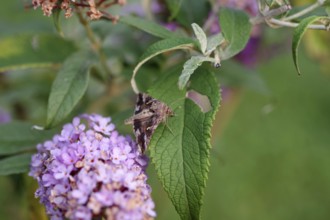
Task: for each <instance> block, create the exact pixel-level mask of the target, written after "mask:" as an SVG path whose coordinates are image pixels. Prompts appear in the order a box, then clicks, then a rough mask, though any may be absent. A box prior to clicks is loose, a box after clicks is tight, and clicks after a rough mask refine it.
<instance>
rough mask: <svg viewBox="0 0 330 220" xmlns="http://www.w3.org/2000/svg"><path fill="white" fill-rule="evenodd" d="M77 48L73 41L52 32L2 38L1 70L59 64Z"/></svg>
mask: <svg viewBox="0 0 330 220" xmlns="http://www.w3.org/2000/svg"><path fill="white" fill-rule="evenodd" d="M75 50H76V48H75V46H74V44H73V42H71V41H67V40H64V39H63V38H61V37H58V36H55V35H50V34H24V35H15V36H10V37H5V38H1V39H0V51H1V53H0V72H4V71H8V70H15V69H24V68H36V67H47V66H52V65H54V64H59V63H61V62H62V61H63V60H65V58H66V57H68V56H69V55H70V54H71V53H73V52H74V51H75Z"/></svg>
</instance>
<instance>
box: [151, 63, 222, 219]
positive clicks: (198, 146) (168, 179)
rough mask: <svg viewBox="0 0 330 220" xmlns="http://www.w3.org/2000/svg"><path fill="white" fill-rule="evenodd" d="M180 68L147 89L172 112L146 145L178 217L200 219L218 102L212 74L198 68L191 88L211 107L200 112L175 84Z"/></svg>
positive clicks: (216, 85)
mask: <svg viewBox="0 0 330 220" xmlns="http://www.w3.org/2000/svg"><path fill="white" fill-rule="evenodd" d="M179 72H180V69H178V68H177V69H175V70H174V71H170V73H169V74H166V76H165V77H164V78H163V79H162V80H160V81H158V83H157V84H155V86H154V87H153V88H152V89H151V90H150V91H149V93H150V95H151V96H153V97H155V98H157V99H159V100H162V101H164V102H165V103H167V104H169V106H170V107H171V109H172V110H174V112H175V116H174V117H172V118H169V119H168V122H167V124H166V125H164V124H161V125H160V126H159V127H158V128H157V129H156V131H155V133H154V134H153V136H152V139H151V141H150V145H149V149H150V155H151V158H152V161H153V163H154V164H155V167H156V171H157V174H158V177H159V179H160V181H161V182H162V184H163V187H164V189H165V190H166V192H167V193H168V196H169V198H170V199H171V200H172V203H173V205H174V206H175V208H176V210H177V212H178V213H179V215H180V216H181V219H200V211H201V205H202V197H203V194H204V188H205V184H206V180H207V174H208V171H209V149H210V147H211V145H210V132H211V126H212V121H213V119H214V116H215V113H216V111H217V109H218V106H219V102H220V94H219V90H220V89H219V86H218V83H217V81H216V79H215V77H214V74H213V73H211V72H209V71H207V70H205V69H203V68H199V69H198V70H197V73H196V74H194V75H193V76H192V79H191V85H190V89H192V90H194V91H196V92H199V93H200V94H202V95H205V96H207V97H208V99H209V101H210V103H211V106H212V109H211V110H210V111H208V112H206V113H203V112H202V111H201V109H200V107H199V106H197V105H196V104H195V103H194V102H193V101H191V100H190V99H185V95H186V91H185V90H179V89H178V87H177V75H178V73H179Z"/></svg>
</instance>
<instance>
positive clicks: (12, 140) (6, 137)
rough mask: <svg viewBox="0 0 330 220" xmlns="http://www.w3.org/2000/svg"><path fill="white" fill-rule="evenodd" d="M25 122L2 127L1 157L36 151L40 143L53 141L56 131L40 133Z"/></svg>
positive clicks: (0, 138)
mask: <svg viewBox="0 0 330 220" xmlns="http://www.w3.org/2000/svg"><path fill="white" fill-rule="evenodd" d="M32 126H33V125H32V124H29V123H25V122H11V123H7V124H2V125H0V155H9V154H15V153H19V152H24V151H29V150H34V149H36V145H37V144H38V143H41V142H44V141H45V140H48V139H51V137H52V136H53V135H54V133H55V132H54V131H40V130H36V129H33V128H32Z"/></svg>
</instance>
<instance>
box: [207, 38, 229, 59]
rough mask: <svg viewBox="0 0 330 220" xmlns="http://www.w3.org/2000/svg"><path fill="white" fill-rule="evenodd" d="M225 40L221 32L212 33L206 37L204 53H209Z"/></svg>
mask: <svg viewBox="0 0 330 220" xmlns="http://www.w3.org/2000/svg"><path fill="white" fill-rule="evenodd" d="M224 41H225V38H224V37H223V35H222V34H221V33H218V34H216V35H213V36H211V37H209V38H208V39H207V47H206V54H210V53H211V52H212V51H214V50H215V48H217V46H219V45H221V44H222V43H223V42H224Z"/></svg>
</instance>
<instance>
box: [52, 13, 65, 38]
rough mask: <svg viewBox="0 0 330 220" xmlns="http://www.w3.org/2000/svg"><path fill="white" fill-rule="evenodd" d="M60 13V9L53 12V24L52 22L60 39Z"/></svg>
mask: <svg viewBox="0 0 330 220" xmlns="http://www.w3.org/2000/svg"><path fill="white" fill-rule="evenodd" d="M61 11H62V10H60V9H55V10H53V22H54V26H55V29H56V31H57V33H59V35H60V36H61V37H63V36H64V33H63V31H62V28H61V24H60V15H61Z"/></svg>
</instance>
